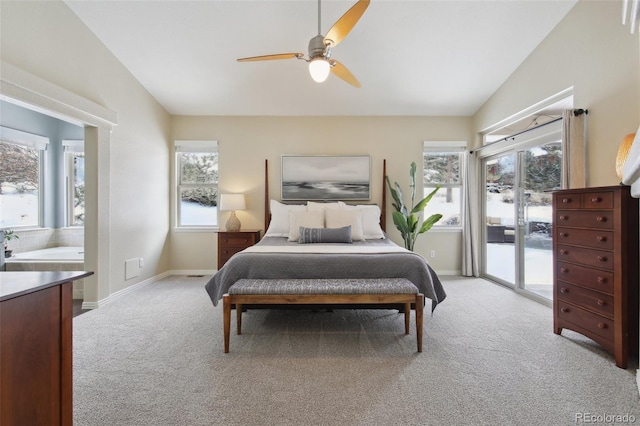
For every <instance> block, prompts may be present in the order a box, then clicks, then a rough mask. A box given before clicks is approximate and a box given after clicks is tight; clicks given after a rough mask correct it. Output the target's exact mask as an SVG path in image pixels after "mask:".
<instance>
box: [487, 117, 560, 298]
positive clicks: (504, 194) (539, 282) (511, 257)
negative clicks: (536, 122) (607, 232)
mask: <svg viewBox="0 0 640 426" xmlns="http://www.w3.org/2000/svg"><path fill="white" fill-rule="evenodd" d="M532 135H533V136H535V137H531V136H532ZM532 135H529V136H530V137H529V138H528V139H521V140H520V141H516V143H513V144H512V145H503V146H502V147H501V149H496V150H495V151H496V152H494V153H492V154H491V155H485V156H484V157H482V171H483V185H484V203H483V204H484V208H483V212H484V215H483V216H484V220H483V223H484V224H485V226H484V228H483V246H482V247H483V249H484V250H483V256H482V259H483V275H484V276H486V277H488V278H490V279H492V280H494V281H497V282H499V283H501V284H503V285H506V286H508V287H511V288H514V289H515V290H516V291H521V292H526V293H528V294H531V295H535V296H533V297H536V298H543V299H547V300H551V298H552V285H553V257H552V250H551V249H552V244H551V243H552V240H551V237H552V228H553V216H552V212H551V192H552V191H553V190H556V189H560V188H561V172H562V142H561V131H560V126H558V125H556V126H555V128H554V127H552V126H549V128H547V129H545V131H544V132H541V131H538V132H532Z"/></svg>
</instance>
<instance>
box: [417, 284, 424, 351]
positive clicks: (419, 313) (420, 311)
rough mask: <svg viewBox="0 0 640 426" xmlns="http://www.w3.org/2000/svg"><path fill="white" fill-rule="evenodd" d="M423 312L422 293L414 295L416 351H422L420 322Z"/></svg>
mask: <svg viewBox="0 0 640 426" xmlns="http://www.w3.org/2000/svg"><path fill="white" fill-rule="evenodd" d="M423 312H424V295H423V294H417V295H416V339H417V341H418V352H422V322H423Z"/></svg>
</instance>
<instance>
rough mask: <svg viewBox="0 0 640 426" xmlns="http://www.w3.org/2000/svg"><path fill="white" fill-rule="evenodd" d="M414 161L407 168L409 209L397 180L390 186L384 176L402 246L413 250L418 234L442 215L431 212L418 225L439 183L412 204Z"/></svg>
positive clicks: (414, 174) (414, 179) (414, 191)
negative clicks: (409, 192)
mask: <svg viewBox="0 0 640 426" xmlns="http://www.w3.org/2000/svg"><path fill="white" fill-rule="evenodd" d="M416 168H417V167H416V163H415V162H413V163H411V168H410V169H409V176H410V177H411V184H410V188H411V207H410V208H411V210H409V207H408V206H407V205H406V204H405V203H404V193H403V192H402V188H400V185H398V182H394V183H395V185H394V186H391V181H389V176H385V179H386V180H387V185H388V186H389V191H390V192H391V197H393V201H394V202H393V203H392V205H393V208H394V209H395V210H396V211H394V212H393V223H394V224H395V225H396V228H398V231H400V234H401V235H402V239H403V240H404V246H405V248H406V249H407V250H411V251H413V246H414V244H415V242H416V238H418V235H420V234H423V233H425V232H427V231H428V230H429V229H431V227H432V226H433V225H434V224H435V223H436V222H438V221H439V220H440V219H441V218H442V215H441V214H440V213H436V214H432V215H431V216H429V217H428V218H427V219H425V220H424V221H422V224H421V225H420V221H421V219H422V216H423V213H424V209H425V207H426V206H427V204H428V203H429V201H431V198H433V196H434V195H435V193H436V192H438V190H439V189H440V185H437V186H436V189H434V190H433V191H432V192H431V193H430V194H429V195H427V196H426V197H425V198H423V199H422V200H420V201H418V203H417V204H414V200H415V197H416ZM394 188H395V189H394Z"/></svg>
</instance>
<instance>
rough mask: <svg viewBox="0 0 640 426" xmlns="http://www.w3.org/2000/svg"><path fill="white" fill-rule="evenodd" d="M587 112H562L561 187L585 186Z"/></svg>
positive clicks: (569, 110)
mask: <svg viewBox="0 0 640 426" xmlns="http://www.w3.org/2000/svg"><path fill="white" fill-rule="evenodd" d="M586 117H587V112H586V111H584V110H573V109H567V110H564V111H563V112H562V151H563V155H562V187H563V188H585V187H586V186H587V149H586V142H587V134H586V133H587V131H586V125H587V118H586Z"/></svg>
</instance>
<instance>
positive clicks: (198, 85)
mask: <svg viewBox="0 0 640 426" xmlns="http://www.w3.org/2000/svg"><path fill="white" fill-rule="evenodd" d="M66 3H67V5H68V6H69V7H70V8H71V9H72V10H73V12H75V13H76V14H77V15H78V17H79V18H80V19H81V20H82V21H83V22H84V23H85V24H86V25H87V26H88V27H89V29H90V30H91V31H92V32H93V33H94V34H95V35H96V36H97V37H98V38H99V39H100V40H101V41H102V42H103V43H104V44H105V46H106V47H107V48H108V49H109V50H110V51H111V52H112V53H113V54H114V55H115V56H116V57H117V58H118V60H119V61H120V62H122V64H123V65H124V66H125V67H126V68H127V69H128V70H129V71H130V72H131V73H132V74H133V75H134V76H135V77H136V78H137V79H138V81H140V83H141V84H142V85H143V86H144V87H146V89H147V90H148V91H149V92H150V93H151V94H152V95H153V96H154V97H155V98H156V99H157V100H158V101H159V102H160V103H161V104H162V105H163V106H164V108H165V109H166V110H167V111H168V112H170V113H171V114H176V115H292V116H297V115H391V116H393V115H463V116H466V115H472V114H473V113H475V112H476V111H477V110H478V108H479V107H481V106H482V105H483V104H484V103H485V102H486V101H487V100H488V98H489V97H490V96H491V95H492V94H493V93H494V92H495V91H496V90H497V89H498V88H499V87H500V85H501V84H502V83H503V82H504V81H505V80H506V79H507V78H508V77H509V76H510V75H511V73H513V72H514V71H515V70H516V69H517V67H518V66H519V65H520V64H521V63H522V62H523V61H524V60H525V59H526V58H527V56H528V55H529V54H530V53H531V52H532V51H533V50H534V49H535V48H536V47H537V46H538V45H539V44H540V42H541V41H542V40H543V39H544V38H545V37H546V36H547V34H548V33H549V32H550V31H551V30H552V29H553V28H554V27H555V26H556V25H557V24H558V23H559V22H560V21H561V20H562V19H563V17H564V16H565V15H566V14H567V13H568V11H569V10H570V9H571V8H572V7H573V6H574V5H575V3H576V0H562V1H558V0H495V1H494V0H475V1H462V0H442V1H435V0H412V1H409V0H372V1H371V4H370V5H369V7H368V9H367V10H366V11H365V13H364V15H363V16H362V18H361V19H360V20H359V21H358V23H357V24H356V26H355V27H354V29H353V30H352V31H351V33H349V35H348V36H347V37H346V38H345V39H344V41H342V42H341V43H340V44H339V45H338V46H336V47H335V48H334V49H333V56H332V57H333V58H335V59H337V60H338V61H340V62H341V63H342V64H344V65H345V66H346V67H347V68H348V69H349V70H350V71H351V72H352V73H353V74H354V75H355V76H356V78H357V79H358V80H359V81H360V83H361V84H362V87H361V88H355V87H353V86H351V85H349V84H347V83H345V82H344V81H342V80H341V79H339V78H337V77H336V76H335V75H330V76H329V78H328V80H327V81H325V82H324V83H315V82H314V81H313V80H312V79H311V77H310V76H309V73H308V70H307V68H308V66H307V64H306V63H305V62H304V61H301V60H296V59H289V60H277V61H261V62H247V63H240V62H237V61H236V59H237V58H241V57H247V56H256V55H266V54H275V53H285V52H300V53H304V54H305V56H307V45H308V43H309V40H310V39H311V38H312V37H314V36H315V35H316V34H317V33H318V3H317V2H315V1H308V0H282V1H275V0H258V1H239V0H234V1H219V0H211V1H189V0H176V1H154V0H147V1H139V0H137V1H127V0H124V1H100V0H97V1H87V0H82V1H74V0H67V1H66ZM353 4H355V0H351V1H342V0H332V1H324V2H322V4H321V14H320V16H321V32H322V34H323V35H324V34H326V32H327V31H328V30H329V28H330V27H331V26H332V25H333V23H334V22H336V21H337V20H338V19H339V18H340V17H341V16H342V14H343V13H345V12H346V11H347V10H348V9H349V8H350V7H351V6H352V5H353Z"/></svg>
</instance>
